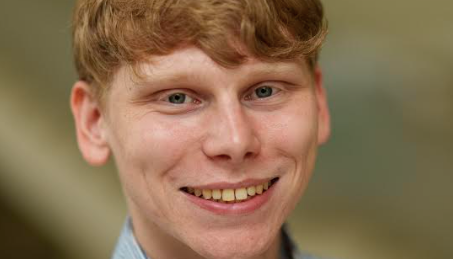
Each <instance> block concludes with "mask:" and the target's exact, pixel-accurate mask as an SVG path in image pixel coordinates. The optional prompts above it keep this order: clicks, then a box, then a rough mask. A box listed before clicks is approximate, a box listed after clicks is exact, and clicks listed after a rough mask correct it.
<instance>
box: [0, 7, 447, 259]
mask: <svg viewBox="0 0 453 259" xmlns="http://www.w3.org/2000/svg"><path fill="white" fill-rule="evenodd" d="M73 4H74V1H63V0H40V1H36V0H17V1H12V0H10V1H7V0H6V1H5V0H3V1H1V2H0V258H31V257H33V258H67V259H82V258H83V259H97V258H108V257H109V255H110V253H111V251H112V248H113V246H114V243H115V242H116V238H117V236H118V233H119V231H120V228H121V225H122V222H123V220H124V217H125V214H126V211H125V204H124V200H123V198H122V194H121V191H120V188H119V183H118V180H117V177H116V172H115V169H114V168H113V166H112V165H111V164H110V165H108V166H106V167H103V168H91V167H90V166H88V165H87V164H86V163H85V162H84V161H83V159H82V158H81V156H80V154H79V152H78V149H77V145H76V142H75V136H74V129H73V128H74V126H73V122H72V118H71V114H70V111H69V105H68V98H69V92H70V88H71V86H72V83H73V82H74V80H75V79H76V76H75V73H74V69H73V66H72V58H71V47H70V45H71V44H70V33H69V32H70V29H69V27H70V26H69V25H70V16H71V9H72V6H73ZM324 5H325V8H326V12H327V16H328V19H329V22H330V35H329V37H328V39H327V42H326V44H325V47H324V50H323V53H322V58H321V64H322V67H323V69H324V73H325V85H326V88H327V90H328V94H329V101H330V108H331V112H332V119H333V134H332V138H331V141H330V142H329V143H328V144H327V145H326V146H324V147H323V148H321V150H320V156H319V159H318V166H317V168H316V172H315V176H314V178H313V180H312V182H311V185H310V187H309V189H308V191H307V192H306V195H305V196H304V198H303V199H302V201H301V203H300V204H299V206H298V208H297V210H296V212H295V213H294V214H293V215H292V217H291V218H290V225H291V228H292V230H293V232H294V235H295V236H296V239H297V241H298V243H299V244H300V246H301V248H302V249H303V250H307V251H310V252H313V253H315V254H318V255H321V256H327V257H334V258H344V259H364V258H367V259H382V258H386V259H400V258H411V259H422V258H423V259H426V258H439V259H451V258H453V202H452V200H453V199H452V198H453V188H451V185H452V184H453V174H452V173H453V162H452V160H453V136H452V135H453V87H452V86H453V73H452V72H453V2H451V1H447V0H432V1H410V0H400V1H391V0H381V1H371V0H362V1H358V0H355V1H351V0H341V1H339V0H324Z"/></svg>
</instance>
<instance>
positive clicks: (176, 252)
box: [131, 212, 281, 259]
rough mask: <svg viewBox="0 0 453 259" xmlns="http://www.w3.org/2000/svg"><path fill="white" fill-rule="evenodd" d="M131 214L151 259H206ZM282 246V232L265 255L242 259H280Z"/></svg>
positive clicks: (138, 235)
mask: <svg viewBox="0 0 453 259" xmlns="http://www.w3.org/2000/svg"><path fill="white" fill-rule="evenodd" d="M133 214H134V213H132V212H131V217H132V225H133V232H134V236H135V237H136V238H137V241H138V243H139V244H140V246H141V248H142V249H143V250H144V251H145V253H146V255H147V257H148V258H150V259H179V258H184V259H206V258H204V257H202V256H201V255H200V254H198V253H197V252H195V251H194V250H192V249H191V248H190V247H188V246H187V245H185V244H184V243H182V242H180V241H179V240H177V239H175V238H173V237H172V236H170V235H168V234H166V233H164V232H163V231H162V230H161V229H160V228H159V227H158V226H157V225H155V224H154V223H153V222H150V221H147V220H143V219H141V218H140V217H134V215H133ZM280 245H281V232H278V235H277V236H276V237H275V240H274V241H273V242H272V245H271V246H270V247H269V249H268V250H267V251H265V252H264V253H263V254H260V255H257V256H254V257H250V258H241V259H278V258H279V252H280Z"/></svg>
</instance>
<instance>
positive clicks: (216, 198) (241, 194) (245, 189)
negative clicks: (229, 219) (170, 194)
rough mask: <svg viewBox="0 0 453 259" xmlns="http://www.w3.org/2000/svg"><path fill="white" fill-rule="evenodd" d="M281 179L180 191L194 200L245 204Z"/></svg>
mask: <svg viewBox="0 0 453 259" xmlns="http://www.w3.org/2000/svg"><path fill="white" fill-rule="evenodd" d="M278 180H279V178H278V177H276V178H273V179H271V180H267V181H265V182H261V183H258V184H244V185H240V186H237V187H233V186H231V187H226V188H224V189H221V188H207V187H206V188H201V187H199V188H196V187H182V188H180V190H181V191H182V192H184V193H186V194H188V195H190V196H193V198H198V199H203V200H206V201H210V202H213V203H219V204H234V203H244V202H247V201H250V200H254V199H256V198H258V197H259V196H262V195H264V194H265V193H266V192H268V191H269V190H270V188H271V187H272V186H273V185H274V184H275V183H276V182H278Z"/></svg>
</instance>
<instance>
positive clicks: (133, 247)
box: [111, 218, 320, 259]
mask: <svg viewBox="0 0 453 259" xmlns="http://www.w3.org/2000/svg"><path fill="white" fill-rule="evenodd" d="M111 259H152V258H148V257H147V256H146V254H145V252H144V251H143V250H142V248H141V247H140V245H139V244H138V242H137V240H136V239H135V236H134V233H133V231H132V222H131V219H130V218H127V220H126V222H125V224H124V227H123V230H122V231H121V235H120V237H119V239H118V243H117V245H116V247H115V250H114V252H113V256H112V258H111ZM279 259H320V258H316V257H313V256H311V255H309V254H306V253H302V252H300V251H299V250H298V249H297V247H296V246H295V244H294V242H293V241H292V239H291V237H290V236H289V235H288V232H287V231H286V229H285V226H284V227H283V228H282V246H281V248H280V256H279Z"/></svg>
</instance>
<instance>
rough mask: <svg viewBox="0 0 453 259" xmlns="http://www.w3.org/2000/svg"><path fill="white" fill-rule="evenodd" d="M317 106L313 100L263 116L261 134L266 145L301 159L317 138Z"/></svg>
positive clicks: (285, 154) (260, 127) (290, 156)
mask: <svg viewBox="0 0 453 259" xmlns="http://www.w3.org/2000/svg"><path fill="white" fill-rule="evenodd" d="M316 116H317V114H316V106H315V105H312V104H311V102H308V103H305V104H304V103H303V102H301V103H300V104H299V105H293V106H288V107H286V108H285V110H283V111H279V112H278V113H275V114H271V115H270V116H267V117H265V118H261V120H260V121H262V122H264V123H260V124H259V125H260V126H259V132H260V133H259V134H260V136H261V139H262V142H263V143H264V145H265V146H267V147H270V148H272V149H274V150H278V151H280V152H281V153H282V154H283V155H284V156H287V157H289V158H292V159H296V160H300V159H302V158H303V157H305V156H306V155H307V153H308V152H309V151H310V150H311V149H312V146H313V142H316V139H317V127H318V126H317V123H318V121H317V117H316Z"/></svg>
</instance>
